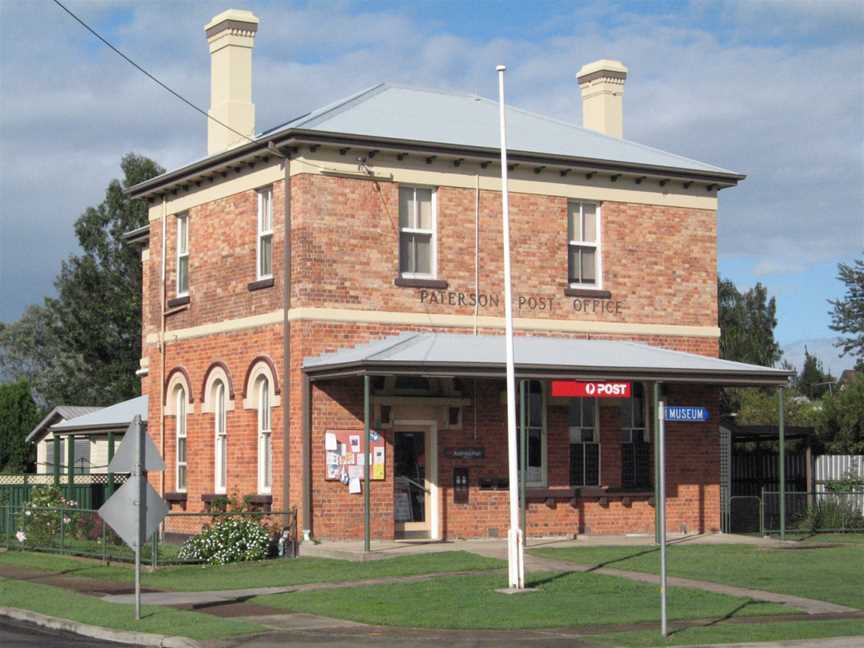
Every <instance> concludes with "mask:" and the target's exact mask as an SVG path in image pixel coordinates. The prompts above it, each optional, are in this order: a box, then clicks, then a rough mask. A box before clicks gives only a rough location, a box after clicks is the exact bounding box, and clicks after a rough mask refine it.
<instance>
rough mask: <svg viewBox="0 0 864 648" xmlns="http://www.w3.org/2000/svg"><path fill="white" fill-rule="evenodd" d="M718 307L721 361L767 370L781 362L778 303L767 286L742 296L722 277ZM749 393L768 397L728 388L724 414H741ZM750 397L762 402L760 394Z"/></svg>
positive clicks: (722, 405) (722, 403) (722, 402)
mask: <svg viewBox="0 0 864 648" xmlns="http://www.w3.org/2000/svg"><path fill="white" fill-rule="evenodd" d="M717 305H718V320H719V324H720V357H721V358H723V359H724V360H735V361H737V362H748V363H750V364H758V365H762V366H767V367H771V366H774V365H775V364H776V363H777V362H778V361H779V360H780V356H781V355H782V351H781V350H780V345H779V344H777V341H776V340H775V339H774V327H775V326H777V304H776V302H775V300H774V298H773V297H771V298H770V299H768V290H767V289H766V288H765V286H763V285H762V284H761V283H757V284H756V285H755V286H754V287H753V288H751V289H749V290H747V291H745V292H743V293H742V292H740V291H739V290H738V288H737V287H736V286H735V284H734V283H733V282H732V281H730V280H729V279H723V278H722V277H718V280H717ZM749 391H760V392H761V393H762V395H764V397H765V398H768V392H766V391H765V390H748V389H724V390H723V391H722V394H721V399H720V410H721V412H723V413H724V414H728V413H731V412H738V411H739V410H740V409H741V406H742V402H743V398H744V397H745V396H747V392H749ZM750 397H751V400H754V399H755V400H756V401H759V399H760V396H759V395H758V394H753V395H751V396H750ZM762 400H764V399H762ZM774 409H775V410H776V409H777V408H776V406H774Z"/></svg>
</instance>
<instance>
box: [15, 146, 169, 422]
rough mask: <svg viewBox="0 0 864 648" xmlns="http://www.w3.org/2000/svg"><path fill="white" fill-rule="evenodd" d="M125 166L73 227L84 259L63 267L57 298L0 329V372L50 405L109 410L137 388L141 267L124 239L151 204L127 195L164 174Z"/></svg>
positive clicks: (133, 159)
mask: <svg viewBox="0 0 864 648" xmlns="http://www.w3.org/2000/svg"><path fill="white" fill-rule="evenodd" d="M120 166H121V168H122V170H123V179H122V180H113V181H112V182H111V183H110V184H109V185H108V189H107V190H106V192H105V199H104V200H103V201H102V203H100V204H99V205H98V206H96V207H89V208H88V209H86V210H85V211H84V213H83V214H81V216H80V217H79V218H78V220H77V221H76V223H75V234H76V236H77V238H78V243H79V245H80V247H81V254H80V255H77V256H74V255H73V256H70V257H69V258H68V259H67V260H66V261H64V262H63V265H62V267H61V270H60V273H59V274H58V276H57V278H56V279H55V282H54V285H55V287H56V289H57V297H56V298H53V299H46V300H45V302H44V304H42V305H33V306H30V307H29V308H28V309H27V310H26V311H25V312H24V314H23V315H22V317H21V319H19V320H18V321H17V322H14V323H11V324H8V325H6V326H4V327H3V328H2V329H0V372H3V373H5V374H6V375H7V376H9V377H26V378H28V379H30V381H31V383H32V385H33V389H34V391H35V393H36V394H37V396H38V397H39V399H40V400H41V401H43V402H44V403H46V404H48V405H56V404H75V405H108V404H111V403H114V402H117V401H121V400H126V399H128V398H132V397H133V396H135V395H137V393H138V390H139V383H138V378H137V377H136V376H135V371H136V369H137V367H138V358H139V355H140V353H141V262H140V253H139V250H138V249H136V248H134V247H133V246H131V245H129V244H128V243H127V242H126V241H124V240H123V239H122V235H123V234H124V233H126V232H128V231H130V230H133V229H136V228H138V227H141V226H143V225H146V224H147V205H146V204H145V203H144V202H142V201H140V200H134V201H132V200H129V199H128V198H127V196H126V195H125V194H124V189H125V188H126V187H129V186H131V185H134V184H138V183H139V182H142V181H144V180H147V179H149V178H152V177H154V176H156V175H159V174H160V173H163V172H164V169H162V168H161V167H160V166H159V165H158V164H156V163H155V162H153V161H152V160H149V159H147V158H145V157H142V156H139V155H135V154H131V153H130V154H128V155H126V156H124V157H123V160H122V161H121V164H120Z"/></svg>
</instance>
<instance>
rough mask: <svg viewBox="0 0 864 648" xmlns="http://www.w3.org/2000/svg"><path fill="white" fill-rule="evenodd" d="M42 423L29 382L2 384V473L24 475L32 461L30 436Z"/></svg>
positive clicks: (0, 465)
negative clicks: (28, 443)
mask: <svg viewBox="0 0 864 648" xmlns="http://www.w3.org/2000/svg"><path fill="white" fill-rule="evenodd" d="M37 423H39V410H38V409H37V407H36V403H35V402H34V401H33V397H32V396H31V395H30V385H29V383H28V382H27V381H26V380H19V381H17V382H13V383H6V384H3V385H0V471H2V472H23V470H24V468H25V467H26V465H27V464H28V463H30V461H32V455H33V447H32V446H30V447H28V445H27V443H26V438H27V435H28V434H29V433H30V431H31V430H32V429H33V428H34V427H36V424H37Z"/></svg>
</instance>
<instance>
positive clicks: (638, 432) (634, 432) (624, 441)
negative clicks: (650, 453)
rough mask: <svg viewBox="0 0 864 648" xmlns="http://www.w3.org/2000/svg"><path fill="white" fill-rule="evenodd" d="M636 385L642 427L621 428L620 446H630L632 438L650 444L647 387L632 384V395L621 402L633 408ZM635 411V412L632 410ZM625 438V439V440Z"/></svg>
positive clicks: (631, 417)
mask: <svg viewBox="0 0 864 648" xmlns="http://www.w3.org/2000/svg"><path fill="white" fill-rule="evenodd" d="M636 385H639V386H640V387H641V389H642V427H637V426H632V425H631V426H623V425H622V426H621V428H620V430H621V435H620V439H619V440H620V442H621V446H622V448H623V446H625V445H630V444H632V443H633V439H634V436H635V438H637V439H638V438H639V437H640V436H641V437H642V439H641V441H642V443H645V444H650V443H651V427H650V425H649V410H648V386H647V385H646V384H644V383H636V382H634V383H633V394H634V395H631V396H630V398H628V399H626V400H623V401H622V403H626V404H627V406H629V407H631V408H632V407H633V401H634V400H635V390H636ZM634 411H635V410H634ZM630 419H631V422H632V420H633V411H631V413H630ZM625 437H626V438H625ZM648 473H649V474H648V480H649V482H650V481H651V469H650V467H649V469H648ZM621 483H622V484H623V483H624V463H623V458H622V462H621Z"/></svg>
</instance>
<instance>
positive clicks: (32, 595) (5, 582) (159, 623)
mask: <svg viewBox="0 0 864 648" xmlns="http://www.w3.org/2000/svg"><path fill="white" fill-rule="evenodd" d="M0 606H4V607H15V608H20V609H25V610H31V611H33V612H39V613H41V614H47V615H49V616H54V617H60V618H63V619H71V620H73V621H78V622H79V623H87V624H90V625H96V626H102V627H104V628H114V629H116V630H134V631H138V632H152V633H156V634H165V635H171V636H182V637H189V638H191V639H218V638H221V637H231V636H234V635H239V634H251V633H254V632H261V631H263V630H265V628H264V627H263V626H260V625H257V624H254V623H248V622H246V621H238V620H235V619H223V618H219V617H214V616H211V615H209V614H201V613H199V612H187V611H185V610H175V609H173V608H168V607H158V606H152V605H145V606H143V607H142V608H141V620H140V621H136V620H135V608H134V606H132V605H118V604H116V603H106V602H104V601H100V600H99V599H97V598H94V597H92V596H86V595H84V594H77V593H75V592H70V591H69V590H64V589H61V588H59V587H51V586H49V585H38V584H36V583H28V582H25V581H17V580H11V579H4V578H0Z"/></svg>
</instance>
